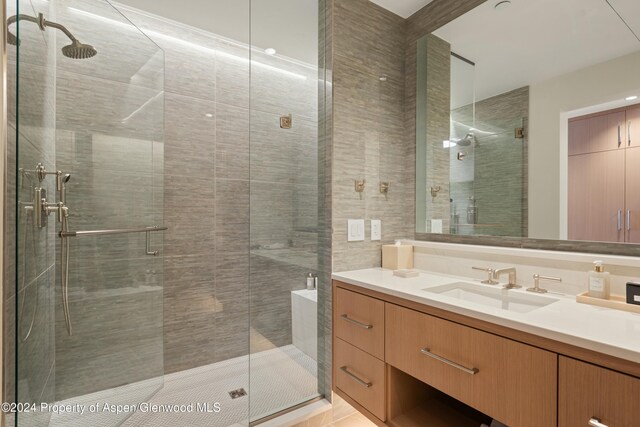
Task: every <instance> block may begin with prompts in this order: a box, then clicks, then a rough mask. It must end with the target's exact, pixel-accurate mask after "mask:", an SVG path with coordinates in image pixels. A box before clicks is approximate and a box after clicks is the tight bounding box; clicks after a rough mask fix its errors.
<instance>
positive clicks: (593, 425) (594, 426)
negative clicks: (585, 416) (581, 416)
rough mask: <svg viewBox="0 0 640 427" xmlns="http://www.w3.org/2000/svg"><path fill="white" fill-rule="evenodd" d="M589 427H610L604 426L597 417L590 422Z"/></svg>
mask: <svg viewBox="0 0 640 427" xmlns="http://www.w3.org/2000/svg"><path fill="white" fill-rule="evenodd" d="M589 427H608V426H607V425H606V424H602V422H600V420H599V419H598V418H596V417H593V418H591V419H590V420H589Z"/></svg>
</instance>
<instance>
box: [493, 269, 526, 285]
mask: <svg viewBox="0 0 640 427" xmlns="http://www.w3.org/2000/svg"><path fill="white" fill-rule="evenodd" d="M507 273H508V274H509V283H508V284H506V285H504V289H518V288H521V287H522V286H518V285H517V284H516V268H515V267H507V268H499V269H497V270H494V271H493V280H499V279H500V276H502V275H504V274H507Z"/></svg>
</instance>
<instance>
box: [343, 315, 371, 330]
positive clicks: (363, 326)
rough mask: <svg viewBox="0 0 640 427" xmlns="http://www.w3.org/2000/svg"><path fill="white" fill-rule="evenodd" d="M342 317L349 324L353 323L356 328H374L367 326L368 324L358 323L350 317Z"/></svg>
mask: <svg viewBox="0 0 640 427" xmlns="http://www.w3.org/2000/svg"><path fill="white" fill-rule="evenodd" d="M340 317H342V318H343V319H344V320H346V321H347V322H349V323H353V324H354V325H356V326H360V327H361V328H364V329H371V328H373V325H367V324H366V323H361V322H358V321H357V320H353V319H351V318H349V316H347V315H346V314H343V315H341V316H340Z"/></svg>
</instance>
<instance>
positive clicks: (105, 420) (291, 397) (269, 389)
mask: <svg viewBox="0 0 640 427" xmlns="http://www.w3.org/2000/svg"><path fill="white" fill-rule="evenodd" d="M249 365H251V375H250V376H249V375H248V373H249ZM316 368H317V364H316V362H315V361H314V360H313V359H312V358H310V357H309V356H307V355H306V354H304V353H303V352H301V351H300V350H298V349H297V348H296V347H294V346H293V345H288V346H285V347H280V348H274V349H271V350H267V351H263V352H260V353H256V354H253V355H252V356H251V358H249V357H248V356H242V357H238V358H235V359H230V360H225V361H223V362H219V363H214V364H211V365H206V366H201V367H198V368H194V369H189V370H186V371H181V372H176V373H173V374H169V375H166V376H165V377H164V387H162V388H161V389H160V390H159V391H157V393H156V394H155V395H153V397H151V399H149V396H151V395H152V394H153V393H154V391H155V390H157V389H158V388H159V387H160V386H161V385H162V383H161V382H160V380H159V379H157V378H155V379H151V380H147V381H143V382H139V383H135V384H129V385H126V386H122V387H118V388H114V389H110V390H104V391H101V392H98V393H92V394H90V395H85V396H80V397H76V398H73V399H68V400H65V401H62V402H58V403H60V404H86V405H87V406H88V405H91V404H93V403H96V402H102V403H104V402H108V403H111V404H127V403H136V402H141V401H148V402H149V404H150V405H172V406H173V405H189V404H193V412H179V413H176V412H169V411H168V410H165V411H163V412H146V413H143V412H136V413H134V414H133V415H131V417H129V418H128V419H127V420H126V421H124V423H123V424H122V425H123V426H124V427H165V426H166V427H175V426H191V427H228V426H247V425H248V419H249V412H250V413H251V417H250V418H251V420H257V419H260V418H262V417H265V416H268V415H270V414H273V413H275V412H278V411H281V410H284V409H286V408H289V407H291V406H294V405H297V404H299V403H302V402H305V401H307V400H310V399H313V398H314V397H317V396H318V383H317V372H316ZM241 388H244V389H245V390H246V391H247V393H248V395H247V396H244V397H239V398H237V399H232V398H231V396H230V394H229V392H230V391H233V390H238V389H241ZM198 403H199V404H201V405H203V406H204V405H206V404H209V409H210V410H213V409H214V404H215V403H218V404H219V407H220V411H219V412H218V413H215V412H209V413H207V412H202V411H198V408H197V406H196V405H197V404H198ZM167 407H168V406H167ZM123 418H124V417H123V416H122V415H120V416H115V415H114V414H113V413H104V412H101V413H95V414H87V413H85V414H84V415H82V416H80V415H78V414H76V413H70V414H60V415H56V414H54V415H53V416H52V418H51V423H50V425H51V426H61V427H76V426H77V427H86V426H88V425H90V426H92V427H113V426H114V425H117V423H118V420H120V421H121V420H122V419H123Z"/></svg>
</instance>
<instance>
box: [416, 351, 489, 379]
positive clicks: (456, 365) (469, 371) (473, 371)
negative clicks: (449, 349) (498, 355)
mask: <svg viewBox="0 0 640 427" xmlns="http://www.w3.org/2000/svg"><path fill="white" fill-rule="evenodd" d="M420 353H422V354H424V355H425V356H429V357H431V358H433V359H436V360H438V361H440V362H443V363H446V364H447V365H449V366H453V367H454V368H457V369H460V370H461V371H463V372H466V373H467V374H469V375H475V374H477V373H478V372H480V371H479V370H478V369H476V368H467V367H466V366H462V365H460V364H459V363H456V362H452V361H451V360H449V359H445V358H444V357H442V356H438V355H437V354H434V353H432V352H431V350H429V349H428V348H423V349H421V350H420Z"/></svg>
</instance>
